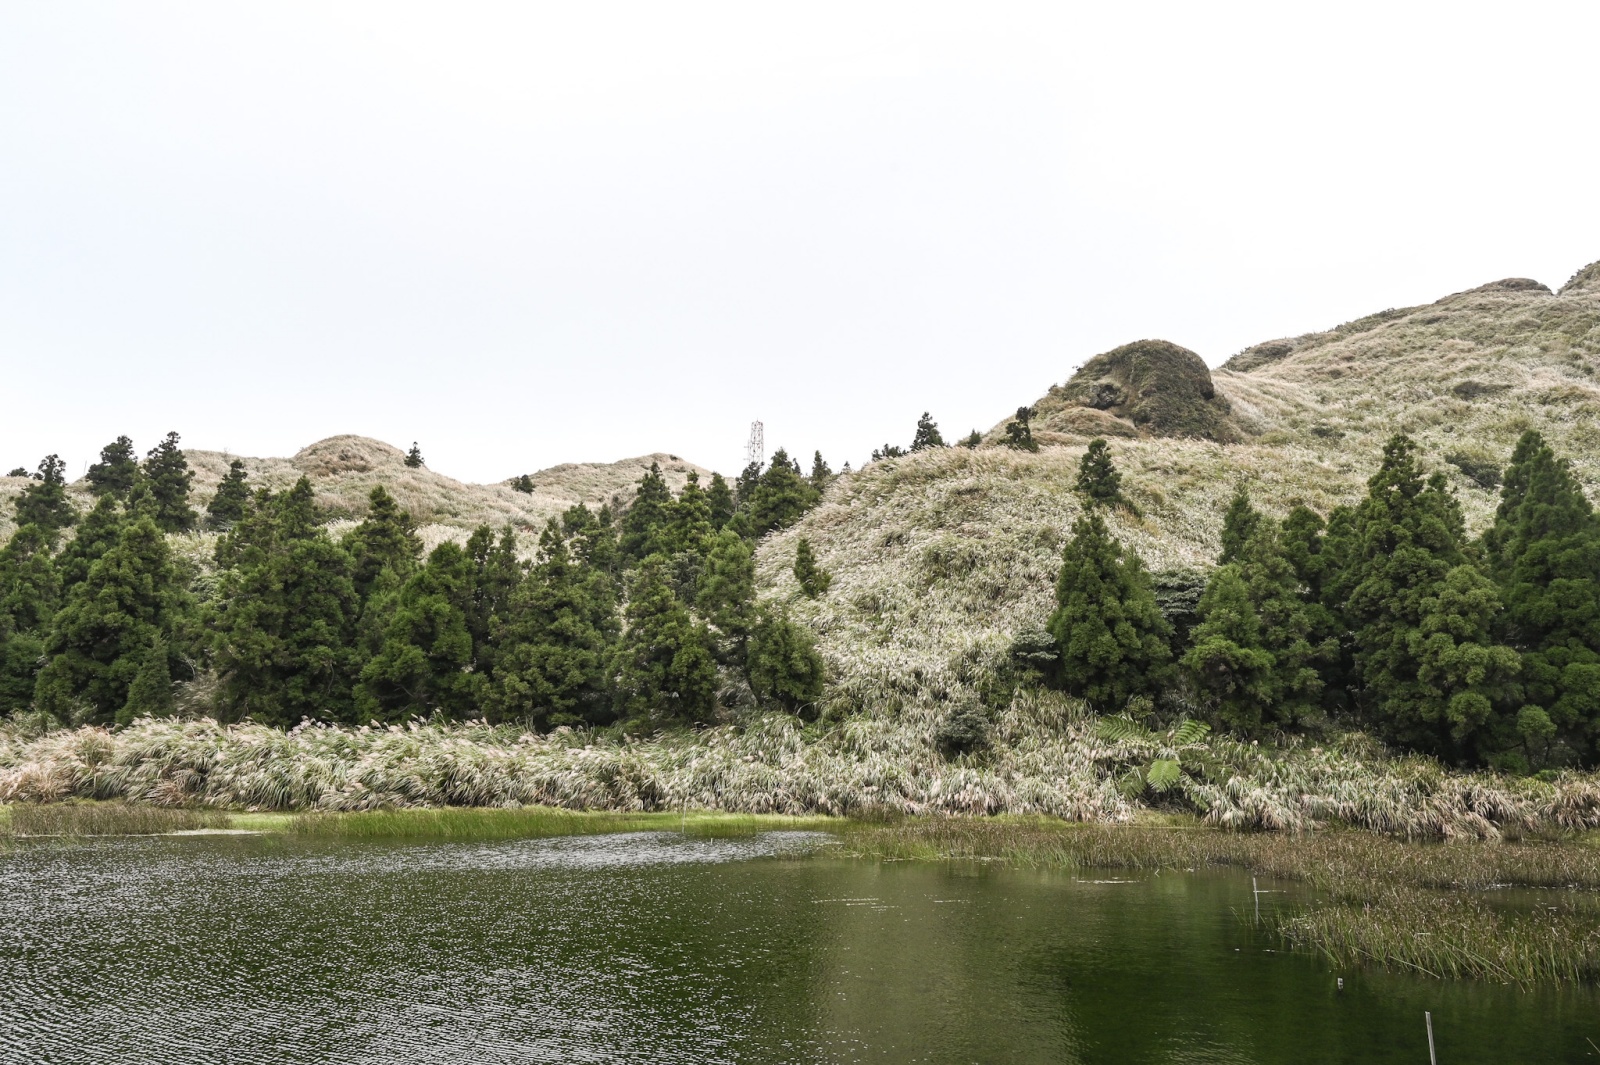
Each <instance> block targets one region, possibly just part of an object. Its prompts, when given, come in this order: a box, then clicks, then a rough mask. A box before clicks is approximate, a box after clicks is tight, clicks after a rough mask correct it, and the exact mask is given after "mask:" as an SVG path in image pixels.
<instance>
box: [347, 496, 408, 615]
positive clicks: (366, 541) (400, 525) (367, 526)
mask: <svg viewBox="0 0 1600 1065" xmlns="http://www.w3.org/2000/svg"><path fill="white" fill-rule="evenodd" d="M416 530H417V524H416V522H415V521H413V520H412V518H411V515H410V514H407V513H406V512H405V511H404V510H402V509H401V508H400V504H399V503H398V502H397V501H396V500H395V498H394V496H392V495H390V494H389V493H388V491H387V490H386V489H385V488H384V487H383V485H381V484H380V485H378V486H377V487H376V488H374V489H373V490H372V491H371V492H369V493H368V494H367V516H366V517H365V518H363V519H362V521H361V524H360V525H357V526H356V527H355V528H354V529H351V530H350V531H349V532H348V533H346V534H345V536H344V538H343V540H341V541H340V546H341V547H343V548H344V550H345V551H346V552H347V553H348V554H349V556H350V560H351V563H352V568H351V571H350V577H351V580H352V581H353V582H354V583H355V589H356V594H357V595H360V596H362V597H363V598H364V597H365V596H366V595H367V592H368V591H369V590H370V589H371V587H372V582H373V581H375V580H377V577H378V574H379V573H380V572H382V571H383V570H384V569H392V570H393V571H394V572H395V574H396V575H397V576H399V577H401V578H402V579H404V578H409V577H410V576H411V573H412V572H413V571H414V570H415V569H416V567H417V560H418V559H420V558H421V557H422V541H421V540H420V539H418V537H417V531H416Z"/></svg>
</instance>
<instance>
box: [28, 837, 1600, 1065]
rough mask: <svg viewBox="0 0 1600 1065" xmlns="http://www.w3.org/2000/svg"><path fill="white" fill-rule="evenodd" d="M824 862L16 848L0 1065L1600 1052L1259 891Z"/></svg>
mask: <svg viewBox="0 0 1600 1065" xmlns="http://www.w3.org/2000/svg"><path fill="white" fill-rule="evenodd" d="M818 842H819V838H818V837H816V836H813V835H808V834H798V833H796V834H787V833H786V834H768V835H761V836H755V837H751V838H744V839H732V840H704V839H686V838H684V837H682V836H679V835H676V834H673V833H637V834H632V835H627V836H594V837H564V838H560V839H552V840H540V841H513V842H494V843H444V844H356V845H351V844H335V843H329V842H305V841H297V840H292V839H276V838H241V837H226V838H216V837H212V838H190V839H143V840H115V841H102V842H93V843H86V844H65V843H49V844H44V843H40V844H28V845H24V846H19V847H16V848H14V849H13V850H12V851H10V852H9V853H4V854H0V902H3V908H0V1059H3V1060H5V1061H7V1062H11V1061H15V1062H35V1061H52V1062H79V1061H82V1062H90V1061H94V1062H103V1061H138V1062H152V1063H166V1062H185V1063H188V1062H196V1061H227V1062H239V1063H253V1062H301V1061H304V1062H311V1061H317V1062H325V1061H339V1062H345V1061H350V1062H374V1063H389V1062H439V1063H444V1062H544V1061H550V1062H555V1061H562V1062H566V1061H574V1062H633V1061H639V1062H645V1061H649V1062H751V1063H769V1062H771V1063H776V1062H858V1061H859V1062H867V1061H871V1062H931V1063H946V1062H949V1063H955V1062H998V1061H1014V1062H1086V1063H1087V1062H1130V1061H1159V1062H1279V1061H1295V1062H1346V1061H1350V1062H1354V1061H1361V1062H1385V1061H1395V1062H1412V1063H1414V1062H1418V1061H1424V1060H1426V1058H1423V1057H1421V1056H1420V1055H1421V1054H1425V1053H1426V1044H1425V1042H1424V1041H1423V1034H1422V1028H1421V1017H1422V1011H1423V1010H1424V1009H1431V1010H1433V1011H1434V1014H1435V1023H1436V1027H1437V1028H1438V1030H1439V1035H1440V1058H1441V1060H1442V1061H1447V1062H1449V1063H1451V1065H1456V1063H1462V1062H1475V1061H1483V1062H1488V1061H1495V1062H1500V1061H1563V1060H1584V1058H1583V1056H1582V1055H1583V1054H1584V1052H1585V1051H1587V1050H1588V1047H1587V1045H1586V1043H1585V1039H1586V1038H1593V1039H1595V1041H1596V1042H1597V1043H1600V998H1597V996H1596V995H1595V993H1594V992H1593V991H1589V990H1581V991H1573V990H1568V991H1563V992H1547V993H1541V994H1539V995H1521V994H1518V993H1516V992H1514V991H1511V990H1508V989H1505V988H1498V987H1492V986H1484V985H1443V984H1436V983H1433V982H1430V981H1421V980H1410V979H1406V978H1401V977H1387V976H1368V977H1363V976H1360V975H1358V974H1346V990H1345V991H1344V993H1343V994H1339V993H1338V992H1336V991H1335V990H1334V982H1333V977H1332V975H1331V974H1330V973H1328V972H1327V971H1326V970H1325V969H1324V968H1323V967H1322V966H1321V965H1319V964H1318V963H1317V962H1315V961H1314V960H1312V959H1307V958H1302V957H1297V956H1289V955H1283V954H1277V953H1271V952H1270V949H1271V947H1272V944H1271V943H1270V942H1267V941H1264V940H1260V939H1257V938H1254V937H1253V936H1252V933H1251V930H1250V927H1249V924H1248V922H1247V921H1246V920H1244V919H1242V915H1243V914H1244V913H1246V912H1247V911H1248V909H1249V900H1250V895H1249V881H1248V878H1240V877H1237V876H1233V875H1178V876H1174V875H1166V876H1160V877H1155V876H1151V877H1128V876H1126V875H1122V874H1115V873H1112V874H1105V875H1103V876H1078V877H1073V876H1067V875H1060V874H1045V873H1037V872H1027V871H1018V870H1006V869H999V868H995V867H990V866H981V865H949V866H945V865H917V864H913V863H893V864H883V865H878V864H871V863H854V862H846V861H840V860H836V859H832V858H827V857H805V856H804V855H805V854H806V853H807V852H809V851H811V850H813V849H814V848H816V847H817V846H818ZM1283 898H1284V896H1281V895H1279V896H1273V897H1272V899H1273V900H1274V901H1278V900H1282V899H1283ZM1592 1060H1596V1061H1600V1056H1597V1057H1594V1058H1593V1059H1592Z"/></svg>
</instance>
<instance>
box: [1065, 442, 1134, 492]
mask: <svg viewBox="0 0 1600 1065" xmlns="http://www.w3.org/2000/svg"><path fill="white" fill-rule="evenodd" d="M1076 487H1077V490H1078V494H1079V495H1081V496H1083V498H1084V499H1085V500H1086V501H1087V502H1088V503H1089V504H1090V505H1091V506H1112V505H1114V504H1117V503H1121V502H1123V499H1122V474H1120V473H1118V472H1117V467H1116V464H1115V463H1113V462H1112V461H1111V448H1110V446H1109V445H1108V444H1107V443H1106V442H1105V441H1104V440H1101V439H1099V438H1096V439H1094V440H1091V441H1089V447H1088V449H1087V450H1086V451H1084V453H1083V458H1082V459H1080V460H1079V462H1078V481H1077V486H1076Z"/></svg>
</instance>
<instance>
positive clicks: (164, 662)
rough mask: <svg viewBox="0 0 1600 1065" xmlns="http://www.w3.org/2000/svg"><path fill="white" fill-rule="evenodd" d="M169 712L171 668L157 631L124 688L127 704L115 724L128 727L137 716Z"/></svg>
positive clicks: (165, 646) (171, 709) (160, 714)
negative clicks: (128, 683)
mask: <svg viewBox="0 0 1600 1065" xmlns="http://www.w3.org/2000/svg"><path fill="white" fill-rule="evenodd" d="M172 711H173V699H172V667H171V663H170V661H169V659H168V654H167V644H166V641H165V640H163V639H162V638H161V633H160V632H157V633H156V634H155V635H154V636H153V637H152V638H151V640H150V646H149V647H147V648H145V651H144V654H143V655H142V656H141V658H140V661H139V671H138V672H137V673H135V674H134V675H133V683H132V684H130V685H128V701H127V702H126V703H124V704H123V706H122V709H121V710H118V711H117V724H119V725H130V724H132V723H133V721H134V719H135V718H140V717H171V716H172Z"/></svg>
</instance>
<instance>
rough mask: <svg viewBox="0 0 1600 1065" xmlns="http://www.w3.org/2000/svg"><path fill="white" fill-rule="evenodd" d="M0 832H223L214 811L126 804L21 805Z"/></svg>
mask: <svg viewBox="0 0 1600 1065" xmlns="http://www.w3.org/2000/svg"><path fill="white" fill-rule="evenodd" d="M9 812H10V817H9V819H8V821H7V823H6V824H5V825H3V826H0V828H3V829H4V830H5V831H6V832H8V833H9V834H10V835H13V836H153V835H160V834H162V833H165V832H184V831H193V830H195V829H201V828H222V827H224V826H225V825H226V824H227V820H228V817H227V814H225V813H222V812H221V811H217V810H195V809H173V808H171V807H160V806H135V805H130V804H127V803H120V802H118V803H103V802H96V803H52V804H49V805H34V804H21V805H17V806H13V807H11V808H10V811H9Z"/></svg>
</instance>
